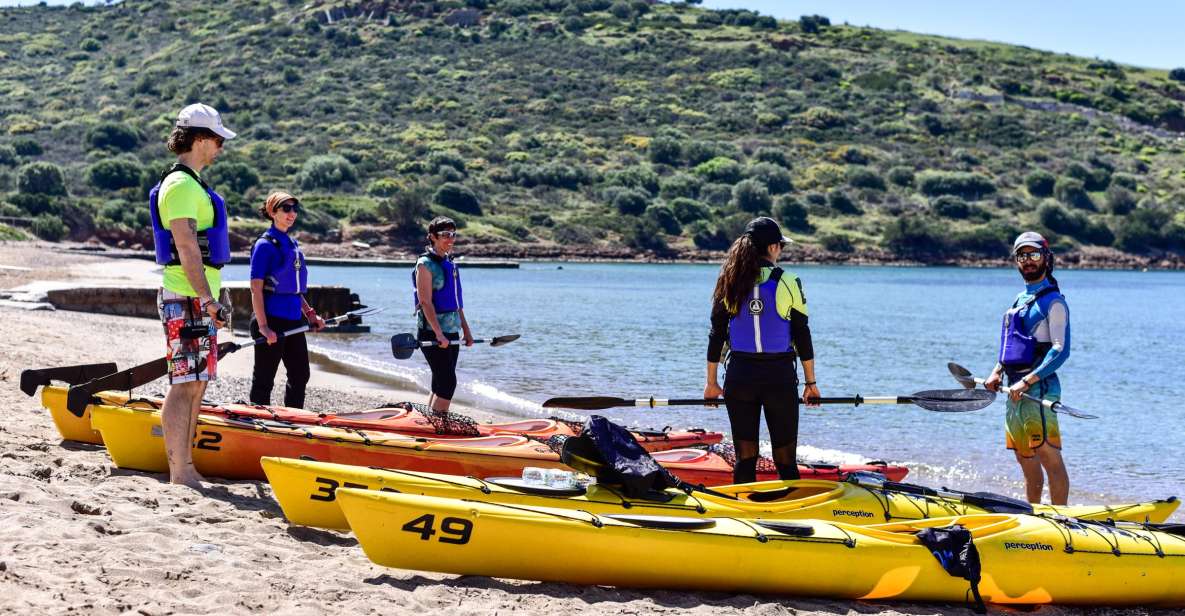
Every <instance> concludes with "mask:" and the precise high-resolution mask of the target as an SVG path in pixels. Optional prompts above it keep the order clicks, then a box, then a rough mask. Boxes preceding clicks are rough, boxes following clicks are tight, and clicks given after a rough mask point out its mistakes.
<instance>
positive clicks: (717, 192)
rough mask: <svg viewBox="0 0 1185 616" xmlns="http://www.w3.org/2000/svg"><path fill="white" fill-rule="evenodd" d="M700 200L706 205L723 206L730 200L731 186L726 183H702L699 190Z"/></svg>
mask: <svg viewBox="0 0 1185 616" xmlns="http://www.w3.org/2000/svg"><path fill="white" fill-rule="evenodd" d="M699 197H700V201H703V202H704V203H707V204H708V205H714V206H716V207H723V206H726V205H728V204H729V202H731V201H732V186H729V185H728V184H704V186H703V188H701V189H700V191H699Z"/></svg>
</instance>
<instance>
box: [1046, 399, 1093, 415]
mask: <svg viewBox="0 0 1185 616" xmlns="http://www.w3.org/2000/svg"><path fill="white" fill-rule="evenodd" d="M1053 412H1055V413H1062V414H1064V415H1069V416H1070V417H1077V418H1078V419H1098V418H1099V416H1098V415H1091V414H1090V413H1084V412H1082V411H1080V410H1078V409H1076V408H1074V407H1072V406H1066V405H1065V404H1063V403H1061V402H1058V403H1057V404H1054V405H1053Z"/></svg>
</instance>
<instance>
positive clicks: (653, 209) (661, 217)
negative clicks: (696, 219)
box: [646, 205, 683, 235]
mask: <svg viewBox="0 0 1185 616" xmlns="http://www.w3.org/2000/svg"><path fill="white" fill-rule="evenodd" d="M646 218H649V219H650V220H653V221H654V223H655V224H657V225H658V228H660V229H662V230H663V232H664V233H669V234H671V235H679V234H680V233H682V232H683V225H681V224H679V219H678V218H677V217H676V216H675V212H674V211H672V209H671V208H670V207H669V206H666V205H651V206H650V207H648V208H646Z"/></svg>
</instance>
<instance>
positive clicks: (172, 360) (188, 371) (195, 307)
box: [156, 289, 218, 384]
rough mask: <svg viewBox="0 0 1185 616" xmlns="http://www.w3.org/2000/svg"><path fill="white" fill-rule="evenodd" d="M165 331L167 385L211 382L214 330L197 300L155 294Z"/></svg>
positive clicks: (162, 291) (215, 367) (215, 357)
mask: <svg viewBox="0 0 1185 616" xmlns="http://www.w3.org/2000/svg"><path fill="white" fill-rule="evenodd" d="M156 308H157V311H158V312H159V313H160V321H161V324H162V325H163V326H164V328H165V345H166V349H167V350H166V352H165V359H166V361H167V362H168V366H169V372H168V374H169V383H170V384H177V383H190V382H193V381H213V380H215V379H216V378H217V375H218V350H217V349H218V330H217V329H216V328H215V327H214V321H213V319H211V318H210V316H209V315H208V314H206V313H204V312H203V311H202V305H201V300H200V299H198V298H196V297H187V296H185V295H179V294H177V293H174V292H172V291H169V290H167V289H160V291H158V292H157V294H156Z"/></svg>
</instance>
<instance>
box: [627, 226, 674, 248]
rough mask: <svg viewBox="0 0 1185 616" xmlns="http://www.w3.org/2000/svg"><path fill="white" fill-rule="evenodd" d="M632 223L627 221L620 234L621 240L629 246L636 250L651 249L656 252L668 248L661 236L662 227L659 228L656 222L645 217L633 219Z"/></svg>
mask: <svg viewBox="0 0 1185 616" xmlns="http://www.w3.org/2000/svg"><path fill="white" fill-rule="evenodd" d="M634 220H635V221H636V222H634V223H633V224H632V225H630V224H629V223H628V222H627V223H626V224H627V225H629V226H627V227H626V230H625V232H624V233H623V234H622V240H624V241H625V244H626V245H627V246H629V247H631V248H634V249H637V250H651V251H654V252H657V253H664V252H667V251H668V250H669V248H668V247H667V241H666V240H665V239H663V237H662V229H660V228H659V226H658V223H656V222H655V221H653V220H651V219H650V218H647V217H641V218H636V219H634Z"/></svg>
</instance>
